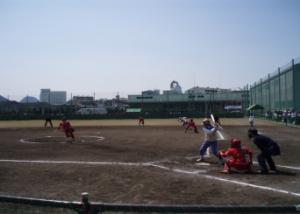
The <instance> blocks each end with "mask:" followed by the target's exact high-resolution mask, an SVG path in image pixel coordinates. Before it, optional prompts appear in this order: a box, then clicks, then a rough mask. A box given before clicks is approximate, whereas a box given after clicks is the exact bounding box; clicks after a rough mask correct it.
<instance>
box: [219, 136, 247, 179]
mask: <svg viewBox="0 0 300 214" xmlns="http://www.w3.org/2000/svg"><path fill="white" fill-rule="evenodd" d="M218 155H219V157H220V158H221V159H223V160H224V170H223V172H224V173H230V172H231V168H235V169H237V170H238V171H248V172H251V165H252V152H251V151H250V150H249V149H248V148H247V147H246V146H243V147H242V146H241V141H240V140H239V139H236V138H233V139H231V142H230V148H228V149H227V150H226V151H220V152H219V154H218Z"/></svg>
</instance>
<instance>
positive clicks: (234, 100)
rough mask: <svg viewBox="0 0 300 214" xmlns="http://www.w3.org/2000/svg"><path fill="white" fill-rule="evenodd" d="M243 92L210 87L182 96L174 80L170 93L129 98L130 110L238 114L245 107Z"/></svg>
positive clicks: (144, 94) (178, 113)
mask: <svg viewBox="0 0 300 214" xmlns="http://www.w3.org/2000/svg"><path fill="white" fill-rule="evenodd" d="M245 93H246V91H244V90H230V89H219V88H210V87H193V88H191V89H189V90H187V91H185V92H184V93H183V92H182V91H181V87H180V85H179V84H178V82H177V81H173V82H172V83H171V85H170V90H164V91H163V93H162V94H160V93H159V90H153V91H151V90H148V91H144V92H142V93H141V95H129V96H128V104H129V106H130V108H134V109H136V108H140V109H142V112H148V113H157V114H160V113H161V114H164V115H168V116H171V115H186V116H187V115H190V114H192V115H199V116H200V115H202V116H204V115H208V114H209V113H217V114H228V113H232V112H235V113H237V112H238V113H242V111H243V107H244V106H245V104H244V102H247V98H246V100H245Z"/></svg>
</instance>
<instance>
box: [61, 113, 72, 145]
mask: <svg viewBox="0 0 300 214" xmlns="http://www.w3.org/2000/svg"><path fill="white" fill-rule="evenodd" d="M58 129H59V130H62V131H63V132H64V133H65V135H66V137H67V138H69V137H71V138H72V140H73V141H74V140H75V136H74V134H73V132H74V129H73V128H72V126H71V124H70V122H69V121H67V119H66V118H63V119H62V121H61V122H60V124H59V126H58Z"/></svg>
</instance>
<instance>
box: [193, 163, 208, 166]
mask: <svg viewBox="0 0 300 214" xmlns="http://www.w3.org/2000/svg"><path fill="white" fill-rule="evenodd" d="M195 165H196V166H209V165H210V163H205V162H200V163H195Z"/></svg>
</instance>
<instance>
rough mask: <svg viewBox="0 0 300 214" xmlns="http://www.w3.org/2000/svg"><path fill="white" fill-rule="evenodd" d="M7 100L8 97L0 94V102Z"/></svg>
mask: <svg viewBox="0 0 300 214" xmlns="http://www.w3.org/2000/svg"><path fill="white" fill-rule="evenodd" d="M7 101H8V99H6V98H4V97H2V96H1V95H0V102H7Z"/></svg>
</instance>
